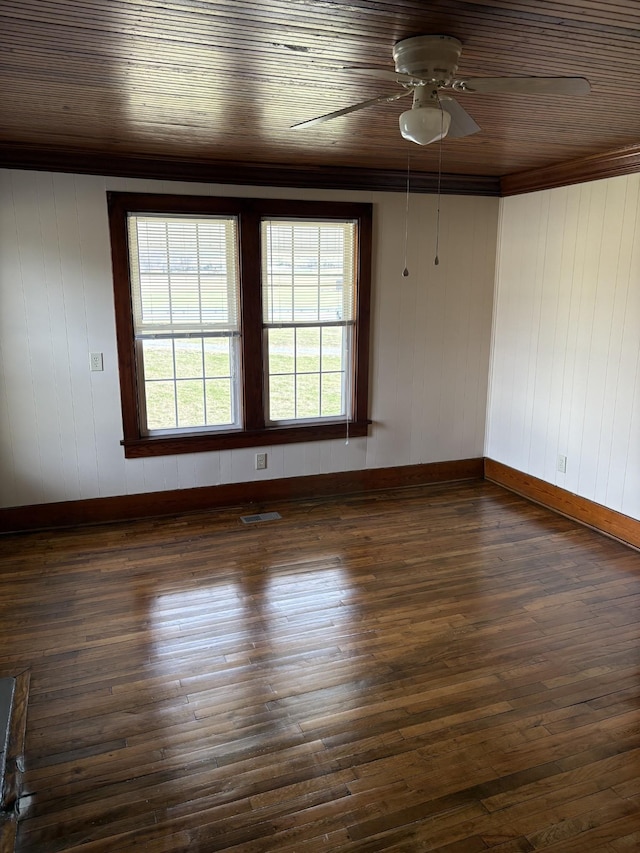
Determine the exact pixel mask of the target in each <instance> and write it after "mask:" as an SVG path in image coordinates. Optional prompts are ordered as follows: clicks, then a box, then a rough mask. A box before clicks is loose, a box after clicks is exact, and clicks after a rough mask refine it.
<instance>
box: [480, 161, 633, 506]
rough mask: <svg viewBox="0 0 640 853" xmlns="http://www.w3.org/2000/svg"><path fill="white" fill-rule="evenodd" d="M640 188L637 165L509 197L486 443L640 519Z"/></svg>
mask: <svg viewBox="0 0 640 853" xmlns="http://www.w3.org/2000/svg"><path fill="white" fill-rule="evenodd" d="M639 190H640V175H631V176H628V177H620V178H612V179H609V180H603V181H597V182H594V183H588V184H582V185H578V186H573V187H566V188H562V189H555V190H547V191H544V192H538V193H532V194H529V195H522V196H517V197H514V198H508V199H503V200H502V202H501V217H500V218H501V222H500V233H499V251H498V269H497V287H496V297H495V318H494V324H493V349H492V368H491V380H490V388H491V390H490V400H489V409H488V436H487V453H486V455H487V456H489V457H491V458H493V459H496V460H498V461H500V462H503V463H505V464H507V465H510V466H512V467H513V468H517V469H518V470H520V471H524V472H526V473H528V474H532V475H534V476H536V477H539V478H541V479H543V480H546V481H547V482H550V483H555V484H557V485H558V486H561V487H562V488H565V489H568V490H569V491H571V492H573V493H575V494H578V495H581V496H582V497H586V498H589V499H591V500H594V501H597V502H598V503H600V504H603V505H604V506H607V507H610V508H611V509H615V510H618V511H620V512H623V513H625V514H627V515H630V516H632V517H633V518H640V370H639V364H640V210H639V203H640V195H639ZM558 454H563V455H566V457H567V471H566V474H563V473H560V472H558V471H557V457H558Z"/></svg>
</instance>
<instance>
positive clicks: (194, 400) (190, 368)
mask: <svg viewBox="0 0 640 853" xmlns="http://www.w3.org/2000/svg"><path fill="white" fill-rule="evenodd" d="M236 341H237V339H234V338H232V337H229V338H227V340H226V341H223V340H221V339H220V338H218V337H216V338H209V337H206V338H205V337H201V338H200V339H199V340H197V341H196V340H194V339H193V338H189V339H182V338H173V339H169V340H162V341H143V351H142V359H143V365H144V405H145V408H146V411H147V427H148V430H149V432H150V433H153V432H157V431H164V430H179V429H188V428H191V429H195V428H209V429H211V428H220V427H229V426H234V425H235V424H236V421H237V415H236V412H237V403H236V398H235V384H236V383H235V363H236V352H235V350H236V347H237V343H236Z"/></svg>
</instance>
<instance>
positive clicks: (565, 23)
mask: <svg viewBox="0 0 640 853" xmlns="http://www.w3.org/2000/svg"><path fill="white" fill-rule="evenodd" d="M0 25H1V29H0V48H1V53H0V56H1V59H0V108H1V109H2V113H3V122H2V125H1V126H0V143H4V149H3V150H4V153H5V160H4V164H5V165H15V164H16V161H15V160H10V159H6V157H7V156H8V152H9V151H15V150H16V149H17V148H19V147H20V146H27V147H28V148H29V150H30V151H31V152H32V153H34V156H35V152H36V150H37V152H38V158H39V160H40V161H42V162H43V157H44V155H45V154H46V151H47V150H49V151H50V152H51V156H52V157H53V156H54V154H56V155H60V154H61V153H62V152H63V151H65V150H66V151H69V150H74V151H76V152H77V151H80V152H82V151H86V152H87V154H88V155H96V156H97V155H100V154H102V155H104V154H109V153H113V152H115V151H117V152H120V153H121V154H122V156H126V155H134V156H143V157H148V158H149V157H150V158H157V159H158V161H159V162H161V161H162V160H165V161H171V162H178V161H183V162H185V163H187V164H190V166H189V168H191V167H192V166H193V165H194V164H195V163H196V162H200V161H202V162H205V163H210V164H212V165H214V164H215V163H224V162H230V161H233V162H237V161H238V160H239V159H242V160H246V161H247V162H249V163H255V164H269V163H271V164H281V165H283V166H287V167H293V168H300V169H309V168H321V167H325V168H326V169H332V168H333V169H335V168H353V169H361V170H364V172H370V171H371V170H376V169H378V170H382V171H393V170H395V171H397V172H398V173H400V172H404V171H405V170H406V162H407V155H408V154H409V153H410V154H411V159H412V169H413V170H415V171H417V172H422V173H425V174H427V173H430V172H432V171H434V170H435V169H436V168H437V162H438V152H437V149H436V148H434V147H431V148H427V149H421V148H420V147H418V146H415V145H413V144H412V143H407V142H406V141H404V140H403V139H402V138H401V137H400V134H399V130H398V124H397V120H398V116H399V114H400V113H401V112H402V111H403V110H404V109H406V108H408V105H409V103H410V98H407V99H406V100H402V101H398V102H397V103H393V104H381V105H378V106H375V107H371V108H368V109H366V110H363V111H361V112H358V113H352V114H350V115H348V116H345V117H342V118H340V119H337V120H335V121H333V122H329V123H326V124H323V125H316V126H314V128H313V129H312V130H309V131H292V130H290V128H289V126H290V125H291V124H293V123H295V122H298V121H303V120H305V119H308V118H312V117H314V116H315V115H320V114H323V113H326V112H330V111H332V110H336V109H340V108H342V107H344V106H348V105H350V104H352V103H356V102H358V101H360V100H364V99H366V98H371V97H375V96H377V95H384V94H393V93H395V92H397V91H399V89H398V87H397V85H396V84H394V83H393V82H391V83H386V82H383V83H380V82H379V81H376V80H374V79H371V78H368V77H366V76H365V75H363V74H361V73H356V72H347V71H344V70H341V67H342V66H344V65H362V64H365V65H375V66H377V67H385V68H391V67H392V65H393V63H392V58H391V50H392V47H393V44H394V43H395V42H396V41H398V40H399V39H402V38H406V37H409V36H413V35H417V34H421V33H429V32H445V33H447V34H451V35H454V36H456V37H458V38H460V39H461V40H462V41H463V44H464V47H463V54H462V58H461V61H460V68H459V72H460V76H463V75H467V76H503V75H517V76H522V75H528V74H530V75H541V74H548V75H552V76H558V75H570V76H575V75H578V76H580V75H582V76H587V77H588V78H589V79H590V80H591V81H592V87H593V92H592V94H591V95H588V96H583V97H576V98H567V97H554V98H546V99H545V98H540V97H528V98H525V97H521V98H517V97H514V96H506V95H494V96H479V95H477V96H473V95H470V94H460V95H459V96H457V99H458V101H459V102H460V103H461V104H462V105H463V106H464V108H465V109H466V110H467V111H468V112H469V113H470V114H471V115H472V116H473V117H474V119H475V120H476V121H477V122H478V124H480V126H481V128H482V130H481V132H480V133H478V134H477V135H475V136H472V137H468V138H466V139H456V140H445V142H444V144H443V164H444V168H445V169H446V171H447V172H448V173H450V174H456V175H469V176H471V177H473V176H483V175H484V176H487V177H492V178H493V177H504V176H508V175H512V174H514V173H517V172H524V171H527V172H530V171H532V170H538V169H543V168H556V166H557V164H562V163H565V162H568V161H574V160H576V159H584V158H588V157H592V156H595V155H597V156H598V157H599V156H600V155H602V153H603V152H606V151H608V150H617V149H619V148H623V147H625V146H632V145H633V144H635V143H636V141H637V140H638V138H640V118H639V117H640V96H639V95H638V93H640V51H638V46H639V41H640V4H638V3H637V2H636V0H626V2H617V3H605V2H595V1H594V0H591V2H589V0H587V2H583V1H582V0H580V2H578V0H573V2H571V0H570V2H563V3H558V2H545V3H541V2H511V1H510V0H476V2H473V3H471V2H444V0H437V2H433V3H430V4H429V5H428V6H427V5H426V4H423V3H421V2H417V0H412V2H408V0H405V2H375V3H372V2H370V0H354V2H349V3H346V2H343V0H269V2H266V0H257V2H256V0H252V2H230V0H174V2H169V3H163V5H162V6H161V7H160V6H158V4H157V3H154V2H146V0H109V2H106V0H102V2H97V0H83V2H81V0H75V2H74V0H59V1H58V0H57V2H50V0H37V2H36V0H5V2H4V3H3V4H2V7H1V8H0ZM0 162H1V161H0Z"/></svg>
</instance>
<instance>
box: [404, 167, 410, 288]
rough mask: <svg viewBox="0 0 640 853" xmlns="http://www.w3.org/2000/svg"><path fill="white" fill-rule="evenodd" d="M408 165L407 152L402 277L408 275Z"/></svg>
mask: <svg viewBox="0 0 640 853" xmlns="http://www.w3.org/2000/svg"><path fill="white" fill-rule="evenodd" d="M410 165H411V154H407V190H406V201H405V206H404V269H403V270H402V275H403V276H404V278H407V277H408V275H409V269H408V267H407V247H408V245H409V175H410Z"/></svg>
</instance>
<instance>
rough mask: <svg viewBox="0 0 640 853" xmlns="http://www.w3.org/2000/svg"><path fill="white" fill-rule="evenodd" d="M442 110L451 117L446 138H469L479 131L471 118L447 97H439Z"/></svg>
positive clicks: (455, 102)
mask: <svg viewBox="0 0 640 853" xmlns="http://www.w3.org/2000/svg"><path fill="white" fill-rule="evenodd" d="M439 100H440V104H441V106H442V109H443V110H444V111H445V112H446V113H449V115H450V116H451V124H450V125H449V131H448V133H447V138H449V137H453V138H454V139H460V138H461V137H462V136H471V134H472V133H477V132H478V131H479V130H480V127H479V125H477V124H476V123H475V121H474V120H473V119H472V118H471V116H470V115H469V113H468V112H467V111H466V110H465V109H463V108H462V107H461V106H460V104H459V103H458V102H457V101H454V99H453V98H449V97H448V96H447V95H440V98H439Z"/></svg>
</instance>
